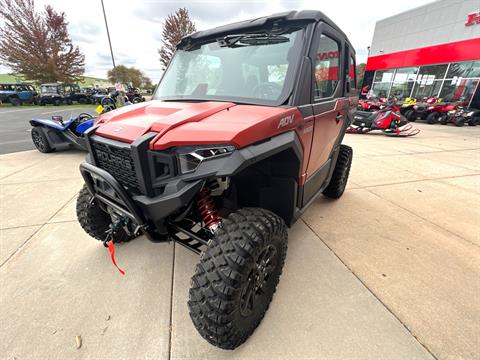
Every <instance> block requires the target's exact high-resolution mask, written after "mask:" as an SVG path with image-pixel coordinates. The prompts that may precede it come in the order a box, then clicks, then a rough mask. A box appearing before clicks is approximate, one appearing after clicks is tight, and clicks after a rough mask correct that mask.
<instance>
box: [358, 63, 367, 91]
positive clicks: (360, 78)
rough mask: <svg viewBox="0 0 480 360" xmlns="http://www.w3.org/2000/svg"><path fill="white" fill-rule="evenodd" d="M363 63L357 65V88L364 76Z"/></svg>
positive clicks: (360, 85)
mask: <svg viewBox="0 0 480 360" xmlns="http://www.w3.org/2000/svg"><path fill="white" fill-rule="evenodd" d="M365 66H367V65H366V64H365V63H361V64H358V65H357V86H358V87H359V88H361V87H362V85H363V77H364V76H365Z"/></svg>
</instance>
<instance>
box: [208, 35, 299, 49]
mask: <svg viewBox="0 0 480 360" xmlns="http://www.w3.org/2000/svg"><path fill="white" fill-rule="evenodd" d="M289 41H290V39H289V38H288V37H286V36H283V35H276V34H269V33H262V34H237V35H227V36H225V37H223V38H220V39H217V43H218V45H219V46H220V47H240V46H259V45H270V44H281V43H286V42H289Z"/></svg>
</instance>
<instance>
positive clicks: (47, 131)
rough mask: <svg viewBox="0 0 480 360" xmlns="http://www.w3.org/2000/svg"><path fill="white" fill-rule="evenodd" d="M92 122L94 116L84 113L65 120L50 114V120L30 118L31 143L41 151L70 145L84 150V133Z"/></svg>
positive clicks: (46, 151) (64, 147)
mask: <svg viewBox="0 0 480 360" xmlns="http://www.w3.org/2000/svg"><path fill="white" fill-rule="evenodd" d="M94 122H95V118H94V117H93V116H92V115H90V114H86V113H81V114H80V115H78V116H77V117H74V118H71V119H70V120H67V121H63V118H62V117H61V116H52V119H51V120H49V119H33V120H30V125H32V126H33V128H32V132H31V134H32V140H33V144H34V145H35V147H36V148H37V150H38V151H40V152H43V153H49V152H52V151H55V150H61V149H66V148H71V147H74V148H77V149H81V150H86V144H85V137H84V134H85V132H86V131H87V130H88V129H90V128H91V127H92V126H93V124H94Z"/></svg>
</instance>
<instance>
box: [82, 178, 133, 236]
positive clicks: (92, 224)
mask: <svg viewBox="0 0 480 360" xmlns="http://www.w3.org/2000/svg"><path fill="white" fill-rule="evenodd" d="M77 219H78V222H79V223H80V226H81V227H82V228H83V230H85V232H86V233H87V234H88V235H90V236H91V237H93V238H95V239H97V240H100V241H104V240H105V236H106V231H107V230H108V229H109V225H110V224H111V222H112V218H111V217H110V215H109V214H107V213H106V212H105V211H103V210H102V209H101V208H100V206H98V204H97V203H96V202H95V200H94V199H93V196H92V195H91V194H90V193H89V192H88V189H87V186H86V185H83V188H82V190H80V193H79V194H78V198H77ZM134 238H135V236H133V235H129V234H127V232H126V231H125V230H124V229H120V230H118V231H117V232H116V233H115V234H114V235H113V242H114V243H121V242H127V241H130V240H132V239H134Z"/></svg>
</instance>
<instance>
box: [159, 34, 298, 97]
mask: <svg viewBox="0 0 480 360" xmlns="http://www.w3.org/2000/svg"><path fill="white" fill-rule="evenodd" d="M302 40H303V31H302V29H299V28H295V29H289V30H286V31H284V32H283V33H282V34H275V35H274V34H267V33H262V34H252V33H250V34H239V35H229V36H227V37H225V38H223V39H219V40H217V41H212V42H209V43H203V44H201V45H197V46H195V45H196V44H195V43H194V44H193V46H194V47H193V46H192V47H191V49H189V48H185V49H178V50H177V51H176V53H175V56H174V57H173V59H172V61H171V63H170V65H169V66H168V69H167V70H166V73H165V74H164V76H163V78H162V80H161V81H160V84H159V85H158V87H157V91H156V92H155V95H154V99H158V100H220V101H233V102H241V103H252V104H261V105H279V104H281V103H283V102H284V101H285V100H286V98H287V97H288V95H289V92H290V88H291V86H290V84H291V82H292V81H291V80H290V81H289V79H290V78H293V75H294V74H293V73H294V71H295V69H296V67H297V63H298V61H299V59H300V57H301V51H300V48H301V46H302Z"/></svg>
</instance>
